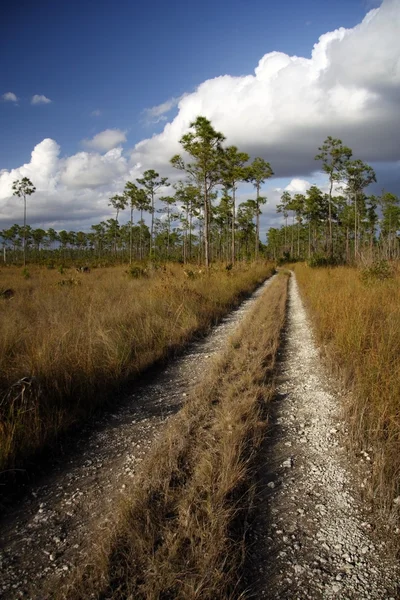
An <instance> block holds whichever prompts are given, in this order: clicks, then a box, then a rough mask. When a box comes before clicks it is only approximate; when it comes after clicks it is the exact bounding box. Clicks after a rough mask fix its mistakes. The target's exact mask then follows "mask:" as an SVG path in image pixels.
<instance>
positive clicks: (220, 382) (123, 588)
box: [46, 274, 287, 600]
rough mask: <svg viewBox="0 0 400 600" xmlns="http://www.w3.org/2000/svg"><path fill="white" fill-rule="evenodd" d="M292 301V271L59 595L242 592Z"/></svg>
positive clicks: (149, 597)
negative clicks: (255, 464) (255, 466)
mask: <svg viewBox="0 0 400 600" xmlns="http://www.w3.org/2000/svg"><path fill="white" fill-rule="evenodd" d="M286 296H287V275H284V274H280V275H279V276H278V277H277V279H276V280H275V281H273V282H272V283H271V285H270V286H269V287H268V288H267V289H266V291H265V292H264V294H263V295H262V297H261V298H260V300H259V301H258V303H257V305H256V306H255V308H254V310H253V311H252V313H251V314H250V315H249V316H248V317H247V318H246V319H245V321H244V322H243V325H242V326H241V329H240V331H239V332H238V333H237V334H236V335H235V336H234V337H233V338H232V340H231V343H230V346H229V347H228V349H227V351H226V353H225V354H224V355H223V356H222V357H221V358H220V359H219V361H218V362H216V363H215V365H214V367H213V369H212V370H211V372H210V374H209V375H208V377H207V380H206V381H204V382H203V383H202V384H200V386H199V387H198V388H197V389H196V390H195V391H194V392H193V394H192V395H191V396H190V397H189V399H188V401H187V403H186V405H185V407H184V408H183V409H182V410H181V411H180V413H178V415H177V416H176V417H174V418H172V419H171V421H170V424H169V426H168V428H167V429H166V432H165V434H164V436H163V437H162V438H161V440H160V441H159V442H158V443H157V445H156V446H155V447H154V448H153V451H152V452H151V454H150V455H149V456H148V458H147V460H146V461H145V462H144V464H143V466H142V469H141V472H140V473H139V475H138V478H137V479H136V482H135V484H134V487H133V488H132V489H131V490H130V496H129V500H128V501H126V503H125V504H124V505H123V506H121V507H120V509H119V513H118V511H117V514H118V520H117V526H116V528H115V530H114V531H113V532H109V536H108V539H106V540H105V541H104V542H103V543H102V547H101V549H100V550H98V549H97V550H96V551H95V553H94V554H93V555H92V556H91V557H90V566H88V567H84V568H82V569H81V570H80V571H79V572H78V573H75V575H74V577H73V579H72V580H70V582H69V583H68V584H64V585H63V589H62V590H60V591H59V594H58V596H57V597H58V598H62V599H63V600H66V599H68V600H78V599H79V600H83V599H84V598H89V597H91V598H92V597H93V598H108V599H109V600H122V599H126V598H135V600H159V599H160V598H165V599H167V598H168V599H171V600H172V599H178V598H182V599H183V598H184V599H185V600H195V599H200V598H201V599H202V600H227V599H228V598H231V597H234V596H235V589H236V588H237V584H238V570H239V567H240V564H241V562H242V559H243V552H244V546H243V539H244V532H245V529H246V514H247V513H248V510H249V508H250V505H251V498H252V493H251V486H249V485H248V484H249V475H250V473H251V465H252V458H253V457H254V455H255V453H256V451H257V448H258V446H259V444H260V441H261V440H262V438H263V436H264V432H265V427H266V424H267V421H266V410H265V409H266V407H267V405H268V402H269V400H270V399H271V398H272V396H273V392H274V381H273V379H274V367H275V360H276V354H277V349H278V346H279V341H280V334H281V331H282V327H283V325H284V322H285V307H286ZM46 597H47V596H46ZM48 597H49V598H50V597H51V598H54V595H52V593H50V594H49V596H48Z"/></svg>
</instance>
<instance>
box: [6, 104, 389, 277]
mask: <svg viewBox="0 0 400 600" xmlns="http://www.w3.org/2000/svg"><path fill="white" fill-rule="evenodd" d="M224 141H225V136H224V135H223V134H222V133H221V132H218V131H216V130H215V129H214V127H213V126H212V124H211V122H210V121H209V120H208V119H206V118H205V117H202V116H199V117H197V119H196V120H195V121H194V122H193V123H191V124H190V128H189V131H188V132H187V133H186V134H184V135H183V136H182V138H181V140H180V143H181V146H182V149H183V151H184V153H185V154H184V156H182V155H180V154H177V155H175V156H173V157H172V158H171V161H170V162H171V164H172V166H173V167H174V168H176V169H177V170H178V171H180V172H181V173H182V174H183V178H182V179H181V180H179V181H177V182H176V183H174V184H173V185H171V183H170V182H169V180H168V178H167V177H162V176H160V174H159V173H157V172H156V171H155V170H153V169H149V170H147V171H145V172H144V173H143V176H142V177H140V178H137V179H136V181H135V182H132V181H127V182H126V184H125V187H124V189H122V190H121V192H120V193H119V194H116V195H114V196H112V197H111V198H110V199H109V206H111V207H112V208H113V210H114V211H115V214H114V216H113V218H110V219H108V220H107V221H101V222H100V223H97V224H95V225H92V226H91V229H90V231H89V232H84V231H78V232H75V231H65V230H63V231H58V232H57V231H55V230H54V229H52V228H50V229H48V230H47V231H46V230H44V229H41V228H38V229H32V228H31V227H30V226H29V225H27V223H26V206H27V199H28V198H29V197H30V196H31V195H32V194H34V193H35V191H36V190H35V187H34V185H33V184H32V182H31V181H30V180H29V179H28V178H26V177H25V178H23V179H22V180H17V181H15V182H14V184H13V193H14V195H16V196H18V197H20V198H22V199H23V201H24V221H23V225H22V226H21V225H13V226H12V227H10V228H9V229H4V230H3V231H2V232H0V235H1V238H2V244H3V252H4V261H6V260H7V259H8V260H10V259H11V260H13V259H14V260H18V258H19V257H20V256H21V255H22V256H23V260H24V264H25V262H26V256H27V252H28V251H29V256H30V258H31V259H32V260H36V259H38V258H40V257H43V256H44V255H47V254H49V253H51V254H53V255H57V256H60V257H61V258H62V259H66V258H71V259H74V258H89V257H95V258H97V259H105V258H107V259H110V258H111V259H113V260H121V261H125V260H129V262H130V263H132V261H133V260H147V259H161V260H181V261H182V262H184V263H186V262H192V261H198V262H199V263H204V264H205V265H206V266H208V265H209V264H210V262H211V261H212V260H224V261H226V262H230V263H232V264H233V263H235V261H236V260H241V259H249V258H255V259H257V258H258V257H259V254H260V248H262V250H263V253H265V254H266V255H267V256H269V257H270V258H274V259H275V260H277V259H280V258H283V259H305V258H312V257H314V258H316V259H317V260H318V258H320V259H321V260H323V261H328V262H336V261H341V262H343V261H347V262H349V261H351V260H356V261H357V260H358V259H359V258H360V257H361V255H362V254H364V253H365V252H366V251H368V252H369V253H372V254H377V253H378V254H379V256H383V257H384V258H388V259H393V258H399V254H400V248H399V238H398V231H399V229H400V200H399V198H398V197H397V196H395V195H394V194H392V193H390V192H386V191H383V192H382V194H381V195H380V196H375V195H367V193H366V189H367V188H368V186H369V185H370V184H371V183H373V182H376V175H375V172H374V170H373V168H372V167H371V166H370V165H368V164H367V163H365V162H363V161H361V160H360V159H355V158H354V157H353V152H352V150H351V149H350V148H349V147H347V146H345V145H343V143H342V141H341V140H340V139H336V138H333V137H331V136H328V137H327V138H326V140H325V141H324V143H323V144H322V146H321V147H320V148H319V149H318V154H317V155H316V156H315V159H316V160H318V161H320V162H321V163H322V169H323V171H324V172H325V173H326V175H327V177H328V191H327V192H326V193H324V192H322V191H321V190H320V189H319V188H318V187H317V186H315V185H313V186H311V187H310V188H309V189H308V190H307V191H306V193H304V194H300V193H295V194H291V193H290V192H288V191H284V192H283V193H282V196H281V202H280V204H278V207H277V211H278V213H280V214H282V216H283V218H284V224H283V225H282V227H280V228H271V229H269V232H268V235H267V245H266V246H263V245H261V246H260V244H261V242H260V214H261V207H262V205H263V204H264V203H265V202H266V198H265V197H263V196H262V195H261V187H262V185H263V184H264V183H265V181H266V180H267V179H269V178H270V177H272V175H273V171H272V168H271V165H270V163H269V162H267V161H265V160H264V159H263V158H260V157H256V158H254V160H253V161H252V162H249V161H250V156H249V155H248V154H247V153H246V152H241V151H239V149H238V148H237V147H236V146H224ZM186 157H188V159H186ZM241 182H249V183H251V184H252V185H253V187H254V188H255V197H254V198H250V199H248V200H246V201H245V202H242V203H241V204H239V206H237V199H236V192H237V188H238V185H239V184H240V183H241ZM168 192H170V193H169V194H168ZM156 199H158V201H159V204H160V205H161V206H160V208H159V209H158V210H156V208H155V201H156ZM127 209H128V210H129V220H128V222H127V223H125V224H123V225H121V224H120V216H121V213H122V212H123V211H125V210H127ZM135 211H136V212H137V213H139V219H138V220H137V221H136V223H135V222H134V214H135ZM146 214H149V215H150V225H149V226H148V225H147V224H146V223H145V219H144V215H146ZM7 255H8V256H7Z"/></svg>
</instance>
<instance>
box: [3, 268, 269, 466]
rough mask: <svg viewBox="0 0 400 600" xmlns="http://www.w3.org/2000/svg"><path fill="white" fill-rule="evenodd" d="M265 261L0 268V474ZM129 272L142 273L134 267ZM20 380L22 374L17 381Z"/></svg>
mask: <svg viewBox="0 0 400 600" xmlns="http://www.w3.org/2000/svg"><path fill="white" fill-rule="evenodd" d="M272 271H273V267H272V265H271V264H261V263H257V264H253V265H238V266H237V267H235V268H234V269H233V270H232V271H230V272H228V271H226V270H225V269H224V268H223V267H221V268H218V267H214V268H213V269H211V270H210V272H207V273H204V272H203V273H202V272H199V271H198V269H195V268H193V269H192V270H188V269H185V270H184V269H183V268H182V267H180V266H177V265H169V266H167V267H165V268H161V269H158V270H150V271H148V272H146V273H145V276H144V277H139V278H135V277H132V276H130V275H129V274H127V273H126V272H125V269H124V268H123V267H111V268H104V269H96V270H93V271H92V272H90V273H83V274H78V273H76V271H74V270H70V271H69V272H67V273H62V274H60V273H58V272H56V271H54V270H46V269H43V268H42V269H41V268H34V267H29V272H26V271H25V272H24V273H22V271H21V270H18V269H16V268H6V269H2V270H1V271H0V291H1V289H2V290H5V289H11V290H12V291H13V294H14V295H13V296H12V297H8V298H5V297H1V296H0V310H1V313H0V314H1V317H0V471H1V470H2V469H6V468H11V467H14V466H18V465H20V464H22V463H23V461H24V460H25V459H26V457H27V456H29V455H31V454H32V453H33V452H35V451H36V450H38V449H40V448H42V447H43V446H44V445H45V444H47V443H48V442H49V441H50V440H52V439H54V437H55V436H56V435H57V434H58V433H59V432H60V431H64V430H66V429H68V427H70V426H71V425H72V424H73V423H76V422H79V421H80V420H81V419H83V418H85V417H86V416H87V415H88V413H90V412H91V411H92V410H93V409H94V408H95V407H96V406H98V405H99V404H101V403H102V402H104V401H105V400H106V399H107V401H109V402H110V401H111V400H110V398H111V397H112V396H111V395H110V391H111V390H114V389H116V388H117V387H118V386H119V385H120V384H121V383H123V382H126V381H128V380H129V379H131V378H132V377H135V376H136V375H137V374H139V373H140V372H142V371H143V370H144V369H145V368H146V367H148V366H149V365H151V364H152V363H154V362H155V361H158V360H160V359H162V358H164V357H166V356H167V355H168V353H170V352H171V351H172V350H173V349H176V348H179V347H182V346H183V345H184V344H185V343H186V342H187V341H188V340H189V339H190V338H191V337H192V336H193V335H194V334H195V333H200V332H203V333H204V332H206V331H207V329H208V328H209V327H210V326H211V325H212V324H213V323H215V322H216V321H217V320H218V319H220V318H221V317H222V315H223V314H225V313H226V312H227V311H229V310H230V309H231V308H232V307H233V306H235V305H237V304H238V303H239V302H240V299H241V298H242V297H243V296H244V295H245V294H248V293H249V292H251V291H252V290H253V289H254V288H255V287H256V286H257V284H259V283H260V282H261V281H262V280H263V279H265V278H266V277H267V276H269V275H271V273H272ZM133 273H134V275H136V276H137V275H138V274H139V275H143V273H141V272H140V269H139V270H137V271H133ZM23 378H25V379H23Z"/></svg>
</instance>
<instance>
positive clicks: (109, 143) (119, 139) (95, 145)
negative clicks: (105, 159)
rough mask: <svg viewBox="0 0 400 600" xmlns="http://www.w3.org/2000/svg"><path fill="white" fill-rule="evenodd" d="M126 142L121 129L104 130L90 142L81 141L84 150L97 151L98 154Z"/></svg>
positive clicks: (124, 134)
mask: <svg viewBox="0 0 400 600" xmlns="http://www.w3.org/2000/svg"><path fill="white" fill-rule="evenodd" d="M124 142H126V133H125V131H121V129H105V130H104V131H101V132H100V133H98V134H97V135H95V136H94V137H93V138H92V139H91V140H83V142H82V143H83V145H84V146H85V147H86V148H91V149H93V150H98V151H99V152H107V151H108V150H111V149H112V148H115V147H116V146H119V145H120V144H123V143H124Z"/></svg>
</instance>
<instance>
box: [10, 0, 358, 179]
mask: <svg viewBox="0 0 400 600" xmlns="http://www.w3.org/2000/svg"><path fill="white" fill-rule="evenodd" d="M365 12H366V3H365V2H364V1H362V0H336V1H335V2H327V1H325V0H306V1H303V2H298V1H289V2H284V3H283V2H276V1H274V2H268V1H267V2H266V1H261V0H234V1H231V2H226V1H219V2H218V1H217V2H215V1H210V0H206V1H203V2H193V1H190V0H189V2H183V1H177V2H174V3H169V2H156V3H154V2H147V3H142V2H133V1H132V0H117V1H115V2H108V1H107V2H104V1H100V2H94V1H91V0H84V1H82V0H80V1H76V0H71V1H70V2H55V1H54V0H51V1H49V0H42V1H41V2H31V1H30V0H28V1H21V0H13V1H10V0H5V1H4V0H3V2H2V19H1V24H0V40H1V42H0V73H1V87H2V89H0V95H1V94H3V93H6V92H9V91H11V92H13V93H15V94H16V95H17V97H18V98H19V99H20V100H19V102H18V106H15V105H14V104H12V103H5V102H3V103H2V104H1V105H0V131H1V139H2V144H1V147H0V169H1V168H8V169H9V168H12V167H15V166H18V165H19V164H21V163H22V162H25V161H27V160H29V156H30V152H31V150H32V148H33V146H34V145H35V144H37V143H38V142H40V141H41V140H42V139H43V138H46V137H49V138H53V139H56V140H57V142H58V143H59V144H60V145H61V148H62V153H63V154H71V153H72V152H76V151H77V150H79V148H80V141H81V140H82V139H83V138H88V137H92V136H93V135H94V134H95V133H98V132H99V131H101V130H104V129H107V128H118V129H122V130H127V132H128V133H127V137H128V141H129V142H130V143H132V144H133V143H135V142H137V141H139V140H140V139H142V138H143V137H147V136H149V134H151V133H153V132H154V131H160V130H161V127H162V125H161V124H158V125H153V126H149V125H145V124H143V122H142V121H143V115H142V111H143V110H144V109H145V108H147V107H151V106H153V105H157V104H160V103H162V102H163V101H165V100H166V99H168V98H170V97H171V96H175V97H177V96H180V95H182V94H183V93H185V92H190V91H192V90H193V89H194V88H195V87H196V86H197V85H198V84H199V83H201V82H202V81H204V80H206V79H209V78H212V77H216V76H219V75H224V74H230V75H242V74H246V73H249V72H251V71H252V70H253V69H254V66H255V65H256V64H257V62H258V60H259V58H260V57H261V56H262V55H263V54H265V53H266V52H269V51H272V50H278V51H283V52H285V53H287V54H290V55H291V54H297V55H300V56H305V57H308V56H310V53H311V49H312V46H313V44H314V43H315V42H316V41H317V40H318V37H319V35H320V34H321V33H324V32H326V31H331V30H334V29H336V28H337V27H339V26H344V27H352V26H353V25H355V24H356V23H358V22H359V21H360V20H361V19H362V17H363V16H364V15H365ZM34 94H40V95H41V94H43V95H45V96H46V97H47V98H49V99H51V100H52V102H51V104H47V105H35V106H32V105H31V104H30V99H31V97H32V96H33V95H34ZM95 110H100V111H101V115H100V116H98V117H93V116H90V115H91V113H92V112H93V111H95Z"/></svg>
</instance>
